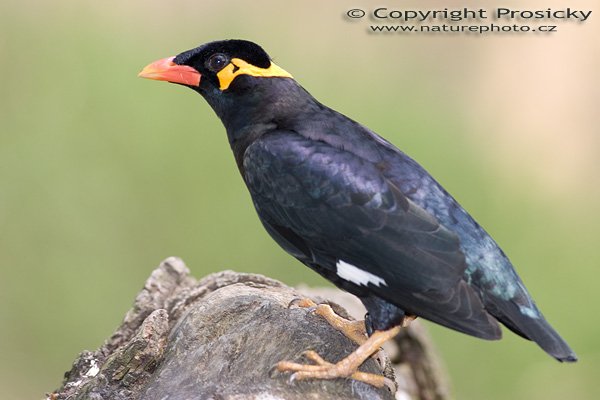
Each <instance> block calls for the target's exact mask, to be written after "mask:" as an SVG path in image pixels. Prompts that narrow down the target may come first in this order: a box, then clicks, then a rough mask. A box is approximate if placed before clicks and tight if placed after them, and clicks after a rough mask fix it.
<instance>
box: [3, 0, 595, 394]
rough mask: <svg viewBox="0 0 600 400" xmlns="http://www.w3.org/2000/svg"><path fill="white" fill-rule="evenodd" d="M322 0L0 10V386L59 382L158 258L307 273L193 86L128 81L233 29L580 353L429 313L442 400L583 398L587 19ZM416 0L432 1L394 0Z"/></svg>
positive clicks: (589, 306)
mask: <svg viewBox="0 0 600 400" xmlns="http://www.w3.org/2000/svg"><path fill="white" fill-rule="evenodd" d="M326 3H327V4H324V3H323V2H317V1H286V2H283V1H254V2H243V1H241V0H239V1H229V2H222V1H212V0H211V1H202V2H200V1H170V2H152V1H150V2H149V1H139V0H134V1H127V2H123V1H115V0H105V1H102V2H99V1H95V2H93V1H81V0H78V1H75V0H71V1H69V0H61V1H54V2H42V1H37V2H36V1H33V2H16V1H12V0H9V1H3V2H2V3H0V56H1V60H2V62H0V393H2V395H1V397H2V398H3V399H26V398H31V399H39V398H42V397H43V395H44V393H45V392H49V391H51V390H53V389H55V388H57V387H58V386H59V385H60V382H61V379H62V374H63V372H64V371H66V370H68V369H69V368H70V364H71V362H72V361H73V360H74V358H75V357H76V355H77V354H78V353H79V352H80V351H81V350H83V349H95V348H97V347H98V346H99V345H100V344H101V343H102V341H103V339H105V338H106V337H108V336H109V335H110V334H111V332H112V330H113V329H114V328H115V327H116V326H117V325H118V324H119V323H120V320H121V318H122V317H123V315H124V313H125V312H126V311H127V310H128V308H129V307H130V305H131V303H132V301H133V298H134V296H135V294H136V293H137V292H138V290H139V289H140V288H141V286H142V284H143V282H144V280H145V279H146V277H147V276H148V275H149V273H150V272H151V271H152V269H153V268H154V267H155V266H156V265H157V264H158V263H159V262H160V261H161V260H162V259H164V258H166V257H167V256H171V255H177V256H180V257H182V258H183V259H184V260H185V261H186V263H187V264H188V266H189V267H190V268H191V269H192V271H193V273H194V275H195V276H197V277H200V276H203V275H205V274H207V273H210V272H214V271H218V270H222V269H226V268H229V269H235V270H238V271H249V272H250V271H251V272H258V273H264V274H267V275H269V276H271V277H274V278H277V279H281V280H283V281H284V282H286V283H288V284H297V283H300V282H306V283H309V284H311V285H324V284H326V283H325V282H324V281H322V280H321V279H320V278H318V277H317V275H316V274H315V273H313V272H311V271H310V270H309V269H307V268H305V267H303V266H301V265H300V264H299V263H297V262H296V261H294V260H293V259H291V258H290V257H289V256H287V255H286V254H284V253H283V251H282V250H280V249H279V248H278V247H277V246H276V245H275V244H274V242H272V240H271V239H270V238H269V237H268V236H267V234H266V233H265V232H264V231H263V229H262V227H261V226H260V224H259V222H258V219H257V217H256V216H255V213H254V210H253V208H252V205H251V202H250V199H249V196H248V194H247V193H246V189H245V188H244V186H243V184H242V181H241V179H240V177H239V176H238V171H237V169H236V167H235V165H234V162H233V157H232V155H231V153H230V150H229V148H228V145H227V141H226V138H225V133H224V131H223V128H222V127H221V125H220V122H219V121H218V120H217V118H216V117H215V116H214V115H213V112H212V111H211V110H210V109H209V107H208V106H207V105H206V104H205V103H204V101H203V100H202V98H201V97H200V96H198V95H196V94H195V93H193V92H192V91H190V90H187V89H185V88H181V87H177V86H174V85H169V84H166V83H162V82H161V83H158V82H151V81H147V80H142V79H138V78H136V74H137V73H138V72H139V70H140V69H141V68H142V67H143V66H144V65H146V64H147V63H149V62H151V61H154V60H155V59H158V58H162V57H166V56H170V55H175V54H176V53H178V52H179V51H183V50H187V49H189V48H192V47H195V46H196V45H199V44H201V43H204V42H207V41H210V40H215V39H222V38H233V37H236V38H246V39H250V40H253V41H256V42H258V43H260V44H262V45H263V47H265V49H267V51H268V52H269V53H270V54H271V55H272V56H273V57H274V58H275V60H276V61H277V63H278V64H279V65H280V66H282V67H283V68H285V69H286V70H288V71H290V72H291V73H292V74H293V75H294V76H295V78H296V79H297V80H299V81H300V82H301V83H302V84H303V85H304V86H305V87H306V88H307V89H308V90H309V91H310V92H311V93H312V94H313V95H314V96H315V97H317V98H318V99H320V100H321V101H322V102H324V103H325V104H327V105H329V106H331V107H333V108H335V109H337V110H339V111H341V112H343V113H345V114H347V115H349V116H351V117H352V118H354V119H356V120H358V121H360V122H361V123H363V124H365V125H367V126H369V127H371V128H372V129H374V130H375V131H376V132H378V133H380V134H382V135H383V136H385V137H386V138H388V139H389V140H391V141H392V142H393V143H395V144H396V145H398V146H399V147H400V148H402V149H403V150H405V151H406V152H407V153H409V154H411V155H412V156H413V157H414V158H416V159H417V160H418V161H419V162H421V163H422V164H423V165H424V166H425V167H426V168H427V169H428V170H429V171H430V172H431V173H432V174H433V175H434V176H436V177H437V178H438V180H439V181H440V182H442V183H443V184H444V186H445V187H446V188H447V189H448V190H449V191H450V192H451V193H453V194H454V195H455V196H456V197H457V199H458V200H459V201H461V203H462V204H463V205H464V206H465V208H467V209H468V210H469V211H470V212H471V213H472V214H473V215H474V216H475V217H476V218H477V219H478V220H479V222H480V223H481V224H482V225H483V226H485V227H486V228H487V230H488V231H489V232H490V233H491V234H492V235H493V236H494V237H495V238H496V240H497V241H498V242H499V243H500V244H501V246H502V247H503V248H504V249H505V251H506V252H507V253H508V254H509V255H510V257H511V259H512V260H513V262H514V263H515V265H516V266H517V268H518V271H519V273H520V275H521V276H522V277H523V279H524V281H525V283H526V284H527V286H528V287H529V289H530V291H531V292H532V293H533V295H534V297H535V298H536V300H537V302H538V304H539V305H540V306H541V308H542V310H543V311H544V312H545V314H546V316H547V317H548V319H549V320H550V321H551V322H552V323H553V325H554V326H555V327H556V328H557V329H558V330H559V331H560V332H561V334H562V335H563V336H564V337H565V338H566V339H567V340H568V341H569V343H570V344H571V345H572V346H573V348H574V349H575V350H576V352H577V353H578V355H579V356H580V360H581V361H580V362H579V363H578V364H576V365H560V364H559V363H557V362H555V361H554V360H552V359H551V358H549V357H547V356H546V355H545V354H544V353H543V352H542V351H541V350H539V349H538V348H537V346H535V345H534V344H532V343H529V342H526V341H524V340H521V339H520V338H517V337H515V335H513V334H511V333H510V332H505V333H506V335H505V336H506V337H505V339H504V340H502V341H500V342H493V343H490V342H484V341H480V340H477V339H474V338H470V337H467V336H464V335H461V334H458V333H455V332H452V331H450V330H446V329H443V328H438V327H434V326H432V325H431V324H428V327H430V330H431V332H432V334H433V336H434V339H435V342H436V344H437V347H438V348H439V350H440V352H441V353H442V355H443V357H444V361H445V364H446V366H447V368H448V370H449V373H450V376H451V381H452V387H453V392H454V394H455V397H456V398H459V399H492V400H493V399H507V398H521V399H544V400H551V399H564V398H572V399H583V400H585V399H598V398H600V385H598V377H599V376H600V350H599V349H600V346H599V345H598V338H599V337H600V319H599V317H598V310H597V307H598V306H599V305H600V295H599V294H598V284H597V282H598V279H599V278H600V272H599V270H598V266H599V265H600V252H599V251H598V241H599V239H600V234H599V233H598V232H599V231H598V226H599V223H600V208H599V201H600V185H599V179H598V176H599V173H600V165H599V161H598V159H599V155H600V136H599V135H598V132H597V129H598V126H599V125H600V124H599V122H600V118H599V115H598V110H597V107H598V104H599V102H600V85H599V80H598V72H597V71H598V70H600V65H599V60H600V55H599V53H600V52H599V48H598V44H599V43H598V39H597V38H598V37H600V35H599V33H600V32H599V29H598V28H599V26H598V23H597V21H593V20H590V21H589V22H587V23H585V24H574V23H561V24H559V32H557V33H554V34H551V35H535V34H531V35H524V34H494V35H488V36H478V35H468V34H460V35H421V36H418V35H412V36H410V35H399V34H391V35H377V34H370V33H368V30H367V29H368V21H366V20H347V19H345V18H344V13H345V11H346V10H347V9H349V8H356V7H361V8H365V9H372V8H373V7H374V6H375V5H380V4H379V3H376V2H372V1H360V2H354V3H352V4H351V3H349V2H347V1H339V0H336V1H329V2H326ZM504 3H505V4H502V6H507V4H506V3H507V2H504ZM536 3H539V2H535V1H534V2H530V3H528V8H529V9H535V4H536ZM579 3H580V4H578V8H580V9H585V6H586V4H587V7H588V9H589V8H590V7H591V5H592V2H591V1H587V3H586V1H581V2H579ZM465 4H466V5H468V4H471V5H472V6H473V7H475V6H477V7H482V3H481V2H470V3H469V2H466V3H465ZM510 4H512V5H513V6H514V7H515V8H517V4H519V3H516V2H515V3H510V2H509V3H508V5H510ZM537 5H538V7H541V9H545V8H546V7H548V6H549V5H548V4H546V3H539V4H537ZM596 5H597V4H596ZM417 6H418V8H419V9H425V10H426V9H439V8H443V7H442V6H441V4H440V2H433V1H428V2H422V1H406V2H402V7H399V8H400V9H409V8H413V9H414V8H417ZM444 6H448V7H451V4H450V2H444ZM461 6H462V4H461ZM494 6H500V4H496V3H492V2H487V3H486V5H485V6H483V7H490V8H491V7H494Z"/></svg>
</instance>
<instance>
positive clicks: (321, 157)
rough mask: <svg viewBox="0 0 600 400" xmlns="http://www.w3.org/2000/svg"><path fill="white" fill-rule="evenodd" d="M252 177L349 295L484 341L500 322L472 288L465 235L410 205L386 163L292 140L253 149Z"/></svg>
mask: <svg viewBox="0 0 600 400" xmlns="http://www.w3.org/2000/svg"><path fill="white" fill-rule="evenodd" d="M243 171H244V178H245V180H246V183H247V185H248V187H249V189H250V192H251V194H252V198H253V200H254V203H255V207H256V208H257V211H258V213H259V215H260V216H261V219H262V221H263V223H264V224H265V226H266V228H267V230H268V231H269V233H271V235H273V236H274V238H276V240H277V241H278V242H279V243H280V244H281V245H282V246H283V247H284V248H285V249H286V250H287V251H289V252H290V253H292V254H293V255H294V256H296V257H298V258H299V259H301V260H302V261H304V262H305V263H307V264H309V265H313V266H317V267H318V268H322V269H323V268H325V269H328V270H329V276H332V277H335V278H336V279H337V280H343V281H345V283H346V285H342V286H343V287H348V286H355V289H356V290H355V292H356V291H358V290H360V289H364V290H367V289H368V291H369V293H373V294H375V295H377V296H379V297H381V298H383V299H385V300H387V301H389V302H391V303H393V304H395V305H397V306H398V307H400V308H402V309H404V310H405V311H407V312H410V313H414V314H416V315H419V316H421V317H424V318H426V319H430V320H432V321H434V322H438V323H440V324H443V325H445V326H448V327H450V328H453V329H456V330H459V331H462V332H465V333H468V334H471V335H475V336H479V337H484V338H498V337H499V335H500V333H499V328H498V326H497V324H496V322H495V321H494V320H493V319H492V318H491V317H490V316H489V315H488V314H487V313H486V312H485V310H484V309H483V305H482V303H481V301H480V299H479V297H478V296H477V294H476V293H475V292H474V291H473V290H472V289H471V288H470V287H469V286H468V285H467V284H466V282H465V281H464V280H463V273H464V271H465V268H466V262H465V257H464V255H463V253H462V252H461V250H460V244H459V240H458V237H457V236H456V235H455V234H454V233H453V232H451V231H450V230H448V229H446V228H445V227H444V226H442V225H441V224H440V223H439V222H438V221H437V220H436V219H435V218H434V217H433V216H432V215H431V214H430V213H428V212H426V211H425V210H424V209H422V208H421V207H419V206H417V205H416V204H415V203H413V202H412V201H410V200H409V199H407V198H406V196H404V195H403V194H402V193H401V192H400V190H399V189H398V188H397V187H396V186H395V185H394V184H392V183H391V182H390V181H389V180H387V179H386V178H385V177H384V176H383V174H382V173H381V170H380V169H379V168H378V166H377V165H376V164H373V163H372V162H370V161H367V160H365V159H363V158H360V157H358V156H356V155H354V154H353V153H350V152H347V151H344V150H343V149H339V148H335V147H332V146H330V145H328V144H327V143H324V142H321V141H315V140H309V139H307V138H305V137H303V136H300V135H298V134H295V133H292V132H281V131H278V132H273V133H270V134H267V135H265V136H263V137H262V138H261V139H258V140H257V141H255V142H254V143H253V144H252V145H250V146H249V147H248V149H247V150H246V153H245V155H244V164H243Z"/></svg>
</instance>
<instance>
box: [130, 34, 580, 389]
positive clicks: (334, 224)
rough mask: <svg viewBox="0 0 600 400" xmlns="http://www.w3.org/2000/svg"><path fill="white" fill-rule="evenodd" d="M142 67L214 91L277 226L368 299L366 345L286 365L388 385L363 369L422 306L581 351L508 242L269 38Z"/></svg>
mask: <svg viewBox="0 0 600 400" xmlns="http://www.w3.org/2000/svg"><path fill="white" fill-rule="evenodd" d="M140 76H141V77H144V78H150V79H157V80H165V81H169V82H173V83H178V84H182V85H185V86H187V87H189V88H191V89H193V90H195V91H196V92H198V93H200V94H201V95H202V96H203V97H204V98H205V99H206V101H208V103H209V104H210V106H211V107H212V108H213V110H214V111H215V112H216V114H217V115H218V116H219V118H220V119H221V121H222V122H223V125H224V126H225V129H226V130H227V137H228V139H229V143H230V145H231V148H232V150H233V154H234V156H235V160H236V162H237V166H238V168H239V170H240V172H241V174H242V177H243V179H244V182H245V183H246V185H247V187H248V190H249V191H250V194H251V196H252V200H253V202H254V206H255V208H256V211H257V213H258V216H259V218H260V220H261V222H262V223H263V225H264V227H265V229H266V230H267V232H268V233H269V234H270V235H271V237H273V239H274V240H275V241H276V242H277V243H278V244H279V245H280V246H281V247H283V249H284V250H286V251H287V252H288V253H290V254H291V255H292V256H294V257H296V258H297V259H298V260H300V261H301V262H302V263H304V264H305V265H307V266H309V267H310V268H312V269H314V270H315V271H316V272H318V273H319V274H321V275H322V276H324V277H325V278H326V279H328V280H329V281H331V282H333V283H334V284H335V285H336V286H338V287H340V288H342V289H344V290H346V291H348V292H350V293H353V294H354V295H356V296H358V297H359V298H360V299H361V300H362V302H363V303H364V305H365V306H366V308H367V311H368V314H367V316H366V317H365V325H366V331H367V332H368V333H369V338H368V339H367V337H366V336H364V334H363V335H361V334H360V333H356V330H355V329H353V327H352V324H350V323H349V322H348V323H347V324H346V327H345V329H344V331H345V333H346V334H347V335H348V336H349V337H351V338H353V339H354V340H355V341H356V342H358V343H359V344H361V348H360V350H361V351H360V352H358V353H357V352H355V353H353V354H352V355H351V356H349V357H348V358H346V359H344V360H342V361H341V362H339V363H338V364H330V363H328V362H326V361H324V360H323V359H321V358H320V357H319V356H318V355H317V354H315V353H312V352H311V353H308V354H307V355H308V358H310V359H311V360H312V361H314V362H315V363H317V364H319V365H318V366H315V365H301V364H294V363H287V362H282V363H280V364H279V369H280V370H284V371H296V374H295V377H296V378H298V379H305V378H326V379H327V378H335V377H339V376H347V377H348V376H350V377H352V378H355V379H360V380H363V381H366V382H369V383H372V384H375V385H381V384H382V383H383V381H382V380H381V379H379V377H374V376H367V377H365V376H364V375H368V374H363V373H361V372H358V371H357V368H358V366H359V365H360V364H361V363H362V362H363V361H364V360H365V359H366V358H367V357H368V356H369V355H370V354H372V353H373V352H375V351H377V349H378V348H379V346H380V344H381V343H382V342H383V341H385V340H387V339H389V338H390V337H393V336H394V335H396V334H397V333H398V331H399V327H400V326H402V325H403V324H406V323H407V322H408V321H409V320H410V319H412V318H414V317H415V316H418V317H422V318H425V319H427V320H430V321H433V322H436V323H438V324H441V325H444V326H446V327H448V328H451V329H455V330H457V331H460V332H463V333H466V334H468V335H472V336H476V337H479V338H483V339H499V338H500V337H501V331H500V327H499V325H498V322H501V323H503V324H504V325H505V326H506V327H508V328H509V329H510V330H512V331H513V332H515V333H517V334H518V335H521V336H522V337H524V338H526V339H530V340H532V341H534V342H536V343H537V344H538V345H539V346H540V347H541V348H542V349H544V350H545V351H546V352H547V353H548V354H550V355H551V356H553V357H555V358H556V359H557V360H559V361H568V362H572V361H576V360H577V358H576V356H575V353H574V352H573V351H572V350H571V349H570V348H569V346H568V345H567V343H565V341H564V340H563V339H562V338H561V337H560V336H559V335H558V333H557V332H556V331H555V330H554V329H553V328H552V327H551V326H550V325H549V324H548V322H546V320H545V319H544V317H543V316H542V314H541V312H540V311H539V309H538V307H537V306H536V305H535V303H534V301H533V300H532V298H531V296H530V295H529V293H528V292H527V290H526V289H525V286H524V285H523V282H522V281H521V279H520V278H519V276H518V275H517V273H516V272H515V270H514V269H513V266H512V264H511V262H510V261H509V259H508V258H507V256H506V255H505V254H504V252H503V251H502V250H501V249H500V247H498V245H497V244H496V242H495V241H494V240H493V239H492V238H491V237H490V236H489V235H488V234H487V233H486V232H485V230H484V229H483V228H482V227H481V226H479V224H477V222H475V220H474V219H473V218H472V217H471V216H470V215H469V214H468V213H467V212H466V211H465V210H464V209H463V208H462V207H461V206H460V205H459V204H458V203H457V202H456V200H455V199H454V198H453V197H452V196H451V195H450V194H448V192H446V190H444V188H443V187H442V186H441V185H440V184H439V183H438V182H436V181H435V179H434V178H432V177H431V176H430V175H429V174H428V173H427V171H425V170H424V169H423V167H421V166H420V165H419V164H417V163H416V162H415V161H414V160H413V159H411V158H410V157H408V156H407V155H406V154H404V153H403V152H402V151H400V150H399V149H397V148H396V147H394V146H393V145H392V144H390V143H389V142H387V141H386V140H385V139H383V138H381V137H380V136H378V135H377V134H376V133H374V132H372V131H371V130H370V129H368V128H367V127H364V126H362V125H360V124H359V123H357V122H355V121H353V120H351V119H349V118H347V117H346V116H344V115H342V114H340V113H338V112H336V111H334V110H332V109H330V108H328V107H326V106H324V105H323V104H321V103H319V102H318V101H317V100H315V99H314V98H313V97H312V96H311V95H310V94H309V93H308V92H307V91H306V90H305V89H304V88H302V86H300V85H299V84H298V83H297V82H296V81H295V80H294V79H293V78H292V76H291V75H290V74H289V73H288V72H286V71H284V70H283V69H282V68H280V67H278V66H277V65H275V64H274V63H273V62H272V61H271V59H270V57H269V56H268V54H267V53H266V52H265V51H264V50H263V49H262V48H261V47H260V46H258V45H256V44H254V43H252V42H249V41H245V40H224V41H217V42H211V43H207V44H204V45H202V46H200V47H197V48H195V49H193V50H189V51H185V52H183V53H181V54H179V55H177V56H176V57H170V58H166V59H162V60H159V61H156V62H154V63H152V64H150V65H148V66H147V67H146V68H144V70H143V71H142V72H141V73H140ZM317 310H318V311H320V312H319V313H320V314H321V315H323V316H325V317H326V318H328V320H330V321H331V322H336V321H337V320H336V318H339V317H336V316H335V315H332V312H331V310H330V309H327V307H321V306H319V307H318V308H317ZM337 322H339V321H337ZM363 331H364V330H363ZM365 354H366V355H365Z"/></svg>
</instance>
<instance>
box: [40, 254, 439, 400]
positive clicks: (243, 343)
mask: <svg viewBox="0 0 600 400" xmlns="http://www.w3.org/2000/svg"><path fill="white" fill-rule="evenodd" d="M306 296H308V297H311V298H312V299H313V300H314V301H315V302H328V303H329V304H330V305H332V307H333V308H334V310H336V312H338V313H339V314H340V315H342V316H347V317H350V318H352V317H354V318H357V317H358V318H361V317H362V316H363V315H364V309H363V308H362V304H361V303H360V301H358V300H357V299H356V298H354V297H353V296H351V295H348V294H346V293H343V292H341V291H338V290H336V289H309V288H300V289H293V288H290V287H288V286H285V285H284V284H282V283H280V282H278V281H275V280H272V279H270V278H267V277H264V276H261V275H254V274H242V273H236V272H232V271H223V272H219V273H216V274H211V275H208V276H206V277H205V278H203V279H201V280H199V281H197V280H195V279H194V278H192V277H191V276H190V275H189V270H188V268H187V267H186V266H185V264H184V263H183V262H182V261H181V260H180V259H178V258H174V257H172V258H169V259H167V260H165V261H164V262H163V263H161V265H160V266H159V267H158V268H157V269H156V270H154V271H153V272H152V274H151V276H150V277H149V278H148V280H147V281H146V284H145V286H144V288H143V289H142V291H141V292H140V293H139V294H138V295H137V297H136V299H135V303H134V306H133V308H132V309H131V310H130V311H129V312H128V313H127V314H126V316H125V318H124V320H123V323H122V324H121V326H120V327H119V328H118V329H117V330H116V331H115V333H114V334H113V335H112V336H111V337H110V338H109V339H108V340H107V341H106V343H105V344H104V345H103V346H102V347H101V348H99V349H98V350H96V351H95V352H89V351H84V352H83V353H81V354H80V355H79V357H78V358H77V359H76V360H75V362H74V364H73V367H72V368H71V370H70V371H68V372H67V373H66V374H65V379H64V381H63V385H62V387H61V388H60V389H58V390H57V391H55V392H54V393H52V394H50V395H48V398H50V399H53V400H59V399H65V400H66V399H73V400H75V399H92V400H109V399H110V400H122V399H123V400H124V399H128V400H130V399H133V400H137V399H144V400H167V399H168V400H196V399H198V400H200V399H215V400H217V399H219V400H226V399H227V400H236V399H265V400H266V399H290V400H295V399H298V400H306V399H394V398H395V399H445V398H447V397H448V396H447V389H446V385H445V382H444V380H443V376H444V374H443V373H442V372H441V371H440V369H439V367H438V365H437V356H436V355H435V354H433V352H432V346H431V344H430V342H429V340H428V338H427V335H426V333H425V332H424V330H423V328H422V326H420V325H419V323H418V321H417V322H414V323H413V324H411V326H410V327H409V328H407V329H405V330H404V331H403V332H402V333H401V334H400V335H398V337H397V338H396V340H395V341H394V343H392V345H391V347H390V348H389V349H387V348H386V351H387V353H388V354H390V358H387V356H385V355H384V356H383V357H378V358H377V359H376V358H372V359H369V360H367V361H366V362H365V363H364V364H363V366H362V367H361V370H363V371H366V372H372V373H383V374H385V375H386V376H388V377H390V378H392V379H395V382H396V383H397V385H398V390H397V391H396V392H395V393H391V392H390V391H389V389H387V388H382V389H377V388H374V387H372V386H369V385H366V384H364V383H361V382H356V381H352V380H348V379H336V380H331V381H299V382H298V381H296V382H290V379H289V378H290V377H289V375H288V374H281V373H279V372H276V371H275V369H274V368H273V367H274V365H275V364H276V363H277V362H278V361H281V360H290V361H296V362H307V360H305V359H304V358H303V355H302V354H303V352H304V351H305V350H308V349H311V350H315V351H317V352H318V353H319V354H321V355H322V356H323V357H324V358H325V359H327V360H329V361H337V360H340V359H342V358H343V357H344V356H345V355H347V354H349V353H350V352H351V351H352V350H353V349H354V348H355V347H356V345H355V344H354V343H352V342H351V341H350V340H348V339H347V338H346V337H345V336H344V335H342V334H341V333H340V332H338V331H336V330H335V329H333V328H332V327H331V326H330V325H329V324H328V323H327V322H326V321H325V320H324V319H322V318H321V317H319V316H317V315H314V314H313V313H312V312H311V310H310V309H305V308H298V307H294V306H291V307H290V306H289V305H290V303H292V300H294V299H296V298H300V297H306ZM342 306H343V307H345V308H342ZM346 310H347V311H346ZM380 363H382V364H383V365H384V366H383V367H382V366H381V365H380Z"/></svg>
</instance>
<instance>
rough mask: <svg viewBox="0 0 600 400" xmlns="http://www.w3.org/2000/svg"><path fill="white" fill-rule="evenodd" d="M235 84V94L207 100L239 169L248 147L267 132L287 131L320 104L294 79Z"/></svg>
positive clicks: (253, 80) (254, 80)
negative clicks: (221, 125)
mask: <svg viewBox="0 0 600 400" xmlns="http://www.w3.org/2000/svg"><path fill="white" fill-rule="evenodd" d="M236 83H238V87H237V88H236V89H238V90H237V91H236V92H234V93H231V94H230V95H228V96H219V97H218V100H217V101H211V100H209V99H207V100H209V103H210V104H211V106H212V107H213V109H214V110H215V112H216V113H217V115H218V116H219V118H220V119H221V121H222V122H223V125H224V126H225V129H226V130H227V137H228V139H229V143H230V145H231V149H232V150H233V153H234V156H235V159H236V162H237V164H238V168H240V170H241V169H242V161H243V157H244V152H245V151H246V149H247V148H248V146H249V145H250V144H252V143H253V142H254V141H256V140H257V139H259V138H260V137H261V136H262V135H264V134H266V133H269V132H272V131H275V130H285V129H290V127H291V126H292V120H297V119H298V116H299V115H302V114H304V113H309V112H312V111H314V109H315V108H317V107H319V105H318V104H319V103H318V102H317V101H316V100H315V99H314V98H313V97H312V96H311V95H310V94H309V93H308V92H307V91H306V90H304V88H302V87H301V86H300V85H299V84H298V83H296V81H294V80H293V79H288V78H253V79H248V80H242V81H241V82H237V80H236ZM243 85H245V86H243Z"/></svg>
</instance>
